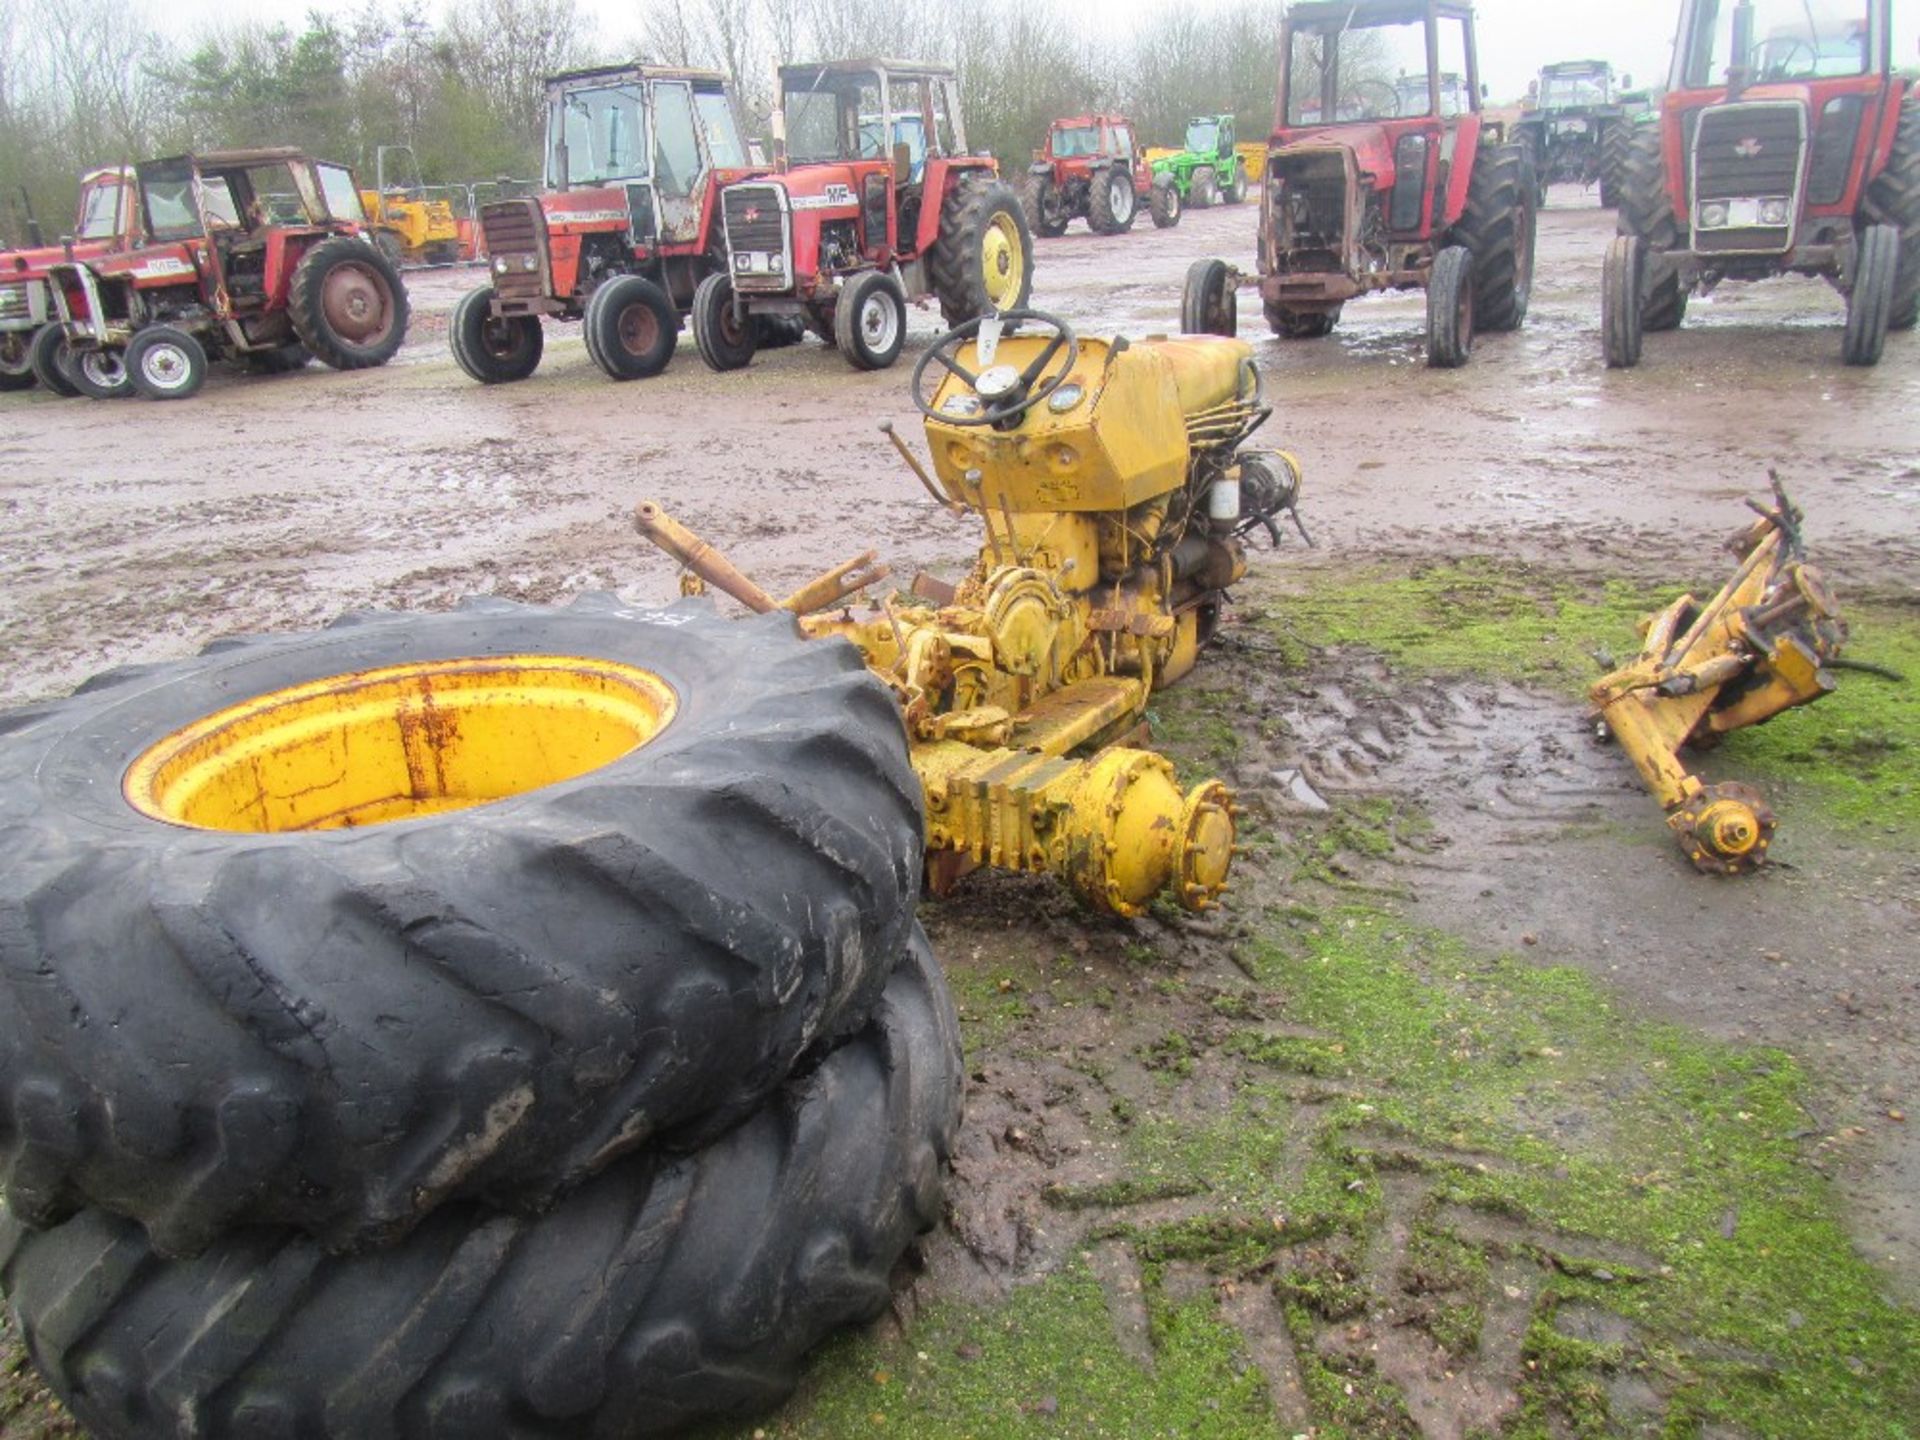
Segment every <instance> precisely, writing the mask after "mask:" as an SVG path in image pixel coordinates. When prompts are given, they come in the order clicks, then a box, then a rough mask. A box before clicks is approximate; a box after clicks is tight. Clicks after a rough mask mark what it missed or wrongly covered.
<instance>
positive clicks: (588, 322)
mask: <svg viewBox="0 0 1920 1440" xmlns="http://www.w3.org/2000/svg"><path fill="white" fill-rule="evenodd" d="M580 325H581V329H582V330H583V331H584V332H585V335H586V339H587V354H588V355H589V356H590V357H591V358H592V360H593V363H594V364H596V365H598V366H599V367H600V369H601V372H602V373H603V374H605V375H606V376H607V378H608V379H611V380H651V379H652V378H653V377H654V376H655V375H658V374H659V373H660V372H661V371H662V370H664V369H666V368H667V363H668V362H669V361H671V360H672V359H673V352H674V350H675V349H676V348H677V347H678V346H679V344H680V312H679V311H678V310H676V309H674V308H673V301H672V300H671V299H670V298H669V297H668V295H667V292H666V291H665V290H662V289H661V288H660V287H659V286H658V285H656V284H654V283H653V281H651V280H649V279H647V278H646V277H645V276H644V275H616V276H614V278H613V279H611V280H607V281H603V282H602V283H601V284H600V285H599V286H598V287H597V288H596V289H595V290H594V292H593V296H592V298H591V299H589V300H588V301H587V310H586V314H585V315H584V316H582V317H581V321H580Z"/></svg>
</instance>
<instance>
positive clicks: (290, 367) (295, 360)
mask: <svg viewBox="0 0 1920 1440" xmlns="http://www.w3.org/2000/svg"><path fill="white" fill-rule="evenodd" d="M240 363H241V365H242V366H243V367H245V369H246V370H247V371H248V372H249V373H251V374H254V375H291V374H292V373H293V372H294V371H296V370H304V369H306V368H307V366H309V365H311V364H312V363H313V352H312V351H311V350H309V349H307V347H306V346H304V345H302V344H300V343H299V341H297V340H296V341H295V342H294V343H293V344H291V345H276V346H274V348H273V349H271V350H249V351H247V352H246V354H244V355H242V356H241V357H240Z"/></svg>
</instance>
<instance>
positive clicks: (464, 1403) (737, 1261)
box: [0, 927, 964, 1440]
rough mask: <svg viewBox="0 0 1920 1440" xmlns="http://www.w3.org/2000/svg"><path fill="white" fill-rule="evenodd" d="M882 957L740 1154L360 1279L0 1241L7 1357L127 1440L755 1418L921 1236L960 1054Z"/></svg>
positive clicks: (936, 1008)
mask: <svg viewBox="0 0 1920 1440" xmlns="http://www.w3.org/2000/svg"><path fill="white" fill-rule="evenodd" d="M902 948H903V949H905V950H906V954H905V955H904V956H901V955H900V952H899V951H898V950H896V952H895V954H894V955H893V956H889V957H888V958H889V960H890V961H891V960H893V959H895V958H896V957H898V958H899V964H898V966H897V968H895V969H894V970H893V974H892V977H891V978H890V979H889V980H888V981H887V984H886V989H885V992H884V994H883V995H882V996H881V998H880V1000H879V1002H878V1004H877V1006H876V1007H875V1008H874V1010H873V1013H872V1018H871V1020H870V1021H868V1022H867V1023H866V1024H865V1026H864V1027H863V1028H861V1029H860V1030H859V1032H858V1034H857V1035H855V1036H854V1037H853V1038H852V1039H850V1040H848V1041H846V1042H845V1043H844V1044H842V1045H840V1046H839V1047H838V1048H836V1049H834V1050H833V1051H831V1052H830V1053H829V1054H828V1055H827V1056H826V1057H825V1059H824V1060H823V1061H822V1062H821V1063H820V1065H819V1067H818V1068H817V1069H815V1070H813V1071H812V1072H811V1073H809V1074H807V1075H806V1076H804V1077H803V1078H800V1079H795V1080H790V1081H788V1082H787V1083H786V1084H785V1085H783V1086H782V1087H781V1088H780V1089H779V1090H778V1091H776V1092H775V1094H774V1095H773V1097H772V1098H771V1099H770V1100H769V1101H768V1102H767V1104H766V1105H765V1106H764V1107H763V1108H762V1109H761V1110H760V1111H758V1112H757V1113H756V1114H755V1115H754V1116H753V1117H752V1118H751V1119H749V1120H747V1121H746V1122H745V1123H744V1124H742V1125H741V1126H740V1127H739V1128H738V1129H735V1130H733V1131H731V1132H729V1133H728V1134H726V1135H725V1136H723V1137H721V1138H720V1139H718V1140H716V1141H715V1142H714V1143H712V1144H711V1145H709V1146H707V1147H706V1148H705V1149H702V1150H700V1151H698V1152H697V1153H695V1154H692V1155H688V1156H686V1157H684V1158H678V1159H676V1158H673V1157H671V1156H664V1155H657V1154H654V1153H647V1154H642V1155H636V1156H633V1157H630V1158H628V1159H625V1160H622V1161H620V1162H618V1163H617V1164H615V1165H613V1166H610V1167H609V1168H608V1169H607V1170H605V1171H604V1172H602V1173H601V1174H600V1175H598V1176H596V1177H595V1178H593V1179H592V1180H589V1181H588V1182H586V1184H584V1185H583V1186H581V1187H580V1188H579V1189H578V1190H577V1191H575V1192H574V1193H572V1194H570V1195H568V1196H566V1197H565V1198H564V1199H562V1200H561V1201H560V1202H559V1204H558V1205H557V1206H555V1208H554V1209H552V1210H551V1211H549V1212H548V1213H546V1214H544V1215H540V1216H537V1217H519V1216H511V1215H500V1214H496V1213H494V1212H491V1211H488V1210H485V1209H483V1208H480V1207H477V1206H473V1205H452V1206H448V1207H446V1208H444V1209H441V1210H439V1211H437V1212H435V1213H434V1214H433V1215H432V1216H430V1217H428V1219H427V1220H426V1221H425V1222H424V1223H423V1224H422V1225H421V1226H420V1228H419V1230H418V1231H416V1232H415V1233H414V1234H413V1235H411V1236H409V1237H408V1238H407V1239H405V1240H403V1241H401V1242H400V1243H399V1244H397V1245H395V1246H393V1247H392V1248H390V1249H384V1250H373V1251H368V1252H365V1253H362V1254H356V1255H330V1254H327V1253H325V1252H324V1251H323V1250H322V1248H321V1247H320V1246H318V1245H316V1244H315V1243H314V1242H313V1241H312V1240H310V1239H307V1238H305V1237H303V1236H301V1235H299V1234H298V1233H297V1232H291V1231H287V1230H284V1229H280V1230H275V1229H263V1228H253V1229H246V1230H237V1231H235V1232H233V1233H232V1234H230V1235H227V1236H225V1237H223V1238H222V1239H220V1240H219V1241H218V1242H217V1243H216V1244H215V1245H214V1247H213V1248H212V1249H211V1250H209V1251H208V1252H207V1253H206V1254H204V1255H202V1256H200V1257H199V1258H197V1259H191V1260H168V1259H165V1258H163V1257H161V1256H158V1255H156V1254H154V1252H153V1250H152V1248H151V1246H150V1245H149V1244H148V1242H147V1241H146V1239H145V1237H143V1236H142V1235H141V1233H140V1231H139V1227H137V1226H135V1225H133V1224H130V1223H129V1222H127V1221H125V1220H121V1219H116V1218H115V1217H114V1216H112V1215H110V1214H108V1213H106V1212H103V1211H100V1210H88V1211H86V1212H84V1213H82V1214H80V1215H78V1216H76V1217H75V1218H74V1219H72V1220H70V1221H68V1222H67V1223H66V1224H64V1225H62V1226H60V1227H59V1228H58V1229H56V1230H52V1231H48V1232H46V1233H44V1234H34V1233H32V1232H31V1231H28V1230H27V1229H26V1228H25V1227H23V1226H22V1225H21V1223H20V1222H19V1220H18V1219H17V1218H14V1217H11V1216H8V1217H5V1218H0V1264H4V1266H5V1273H6V1275H7V1281H8V1299H9V1300H10V1302H11V1304H12V1308H13V1314H14V1316H15V1317H16V1319H17V1321H18V1323H19V1326H20V1330H21V1334H22V1338H23V1339H24V1340H25V1342H26V1348H27V1351H28V1353H29V1354H30V1355H31V1356H32V1357H33V1359H34V1361H35V1363H37V1364H38V1365H39V1367H40V1369H41V1372H42V1373H43V1374H44V1375H45V1377H46V1379H47V1381H48V1383H49V1384H50V1385H51V1386H52V1388H53V1389H54V1390H55V1391H56V1392H57V1393H58V1394H59V1395H60V1397H61V1398H62V1399H63V1400H65V1401H66V1403H67V1404H68V1406H69V1407H70V1408H71V1409H72V1411H73V1414H74V1415H75V1416H76V1417H77V1418H78V1419H79V1420H80V1422H81V1423H82V1424H84V1425H85V1426H86V1427H87V1428H88V1430H89V1431H90V1432H91V1433H93V1434H96V1435H99V1436H102V1437H106V1436H119V1437H123V1440H124V1437H133V1436H150V1437H159V1436H162V1435H165V1436H170V1437H171V1436H179V1437H184V1436H187V1435H194V1436H209V1435H221V1436H241V1435H247V1436H266V1435H286V1436H291V1435H304V1436H321V1435H326V1436H334V1437H370V1436H388V1437H395V1440H398V1437H407V1440H426V1437H480V1436H494V1437H502V1436H506V1435H510V1434H511V1435H516V1436H535V1435H547V1436H559V1435H568V1436H588V1435H593V1436H600V1437H626V1440H633V1437H640V1436H649V1435H658V1434H663V1433H665V1432H667V1431H679V1430H682V1429H684V1428H685V1427H687V1426H688V1425H690V1424H694V1423H697V1422H699V1421H701V1420H703V1419H709V1418H713V1417H716V1416H728V1417H738V1416H741V1415H744V1414H747V1413H750V1412H757V1411H762V1410H765V1409H767V1408H768V1407H770V1406H772V1405H775V1404H777V1403H778V1402H779V1401H780V1400H781V1399H783V1398H784V1397H785V1396H786V1395H787V1393H788V1392H789V1391H791V1390H792V1389H793V1387H794V1385H795V1384H796V1383H797V1381H798V1379H799V1373H800V1368H801V1363H802V1359H803V1357H804V1356H805V1355H806V1353H807V1352H808V1351H809V1350H811V1349H812V1348H813V1347H814V1346H816V1345H818V1344H819V1343H820V1342H821V1341H822V1340H824V1339H825V1338H826V1337H827V1336H828V1335H830V1334H832V1333H833V1332H834V1331H836V1330H839V1329H841V1328H843V1327H845V1326H847V1325H852V1324H858V1323H862V1322H865V1321H868V1320H871V1319H873V1318H875V1317H877V1316H878V1315H880V1314H882V1313H883V1312H884V1311H885V1310H886V1308H887V1306H888V1304H889V1303H890V1301H891V1300H892V1292H891V1287H890V1284H889V1272H890V1271H891V1270H892V1268H893V1267H894V1266H895V1265H896V1264H897V1263H898V1261H899V1260H900V1258H901V1256H902V1255H903V1254H904V1252H905V1251H906V1249H907V1247H908V1246H909V1245H910V1244H911V1243H912V1242H913V1240H914V1238H915V1237H916V1236H917V1235H919V1234H920V1233H922V1232H924V1231H927V1230H929V1229H931V1228H932V1227H933V1226H934V1225H936V1224H937V1223H938V1222H939V1219H940V1212H941V1203H942V1201H941V1192H942V1189H943V1184H944V1175H945V1170H946V1167H947V1164H948V1162H949V1159H950V1157H951V1155H952V1153H953V1148H954V1142H955V1136H956V1132H957V1131H958V1129H959V1122H960V1107H961V1086H962V1083H963V1080H964V1070H963V1068H962V1062H961V1054H960V1036H959V1027H958V1024H957V1021H956V1017H955V1015H954V1009H953V1002H952V1001H951V999H949V997H948V995H947V991H946V985H945V981H944V979H943V978H942V976H941V973H940V967H939V964H938V962H937V961H936V960H935V959H934V958H933V955H932V953H931V952H930V950H929V949H928V947H927V944H926V939H925V937H924V936H923V935H920V934H919V933H918V927H915V933H914V936H913V939H912V941H911V945H910V948H909V947H908V944H907V942H905V941H904V940H903V942H902ZM665 1038H667V1039H669V1040H672V1039H677V1038H678V1037H672V1036H668V1037H665Z"/></svg>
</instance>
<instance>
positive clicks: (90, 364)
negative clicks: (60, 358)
mask: <svg viewBox="0 0 1920 1440" xmlns="http://www.w3.org/2000/svg"><path fill="white" fill-rule="evenodd" d="M67 373H68V374H69V375H70V376H72V377H73V384H74V388H75V389H77V390H78V391H79V392H80V393H81V394H82V395H85V396H87V397H88V398H89V399H93V400H124V399H126V398H127V397H128V396H129V395H131V394H133V375H132V374H131V372H129V371H128V369H127V352H126V351H125V350H122V349H121V348H120V347H119V346H118V345H96V346H94V347H93V348H92V349H90V350H75V351H72V352H71V354H70V355H69V357H68V361H67Z"/></svg>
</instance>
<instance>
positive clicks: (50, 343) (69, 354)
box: [27, 325, 80, 400]
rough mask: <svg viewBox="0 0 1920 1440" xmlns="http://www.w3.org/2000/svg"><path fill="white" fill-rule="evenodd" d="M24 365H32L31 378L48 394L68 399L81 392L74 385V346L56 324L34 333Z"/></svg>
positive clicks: (41, 328) (45, 326)
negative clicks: (26, 363)
mask: <svg viewBox="0 0 1920 1440" xmlns="http://www.w3.org/2000/svg"><path fill="white" fill-rule="evenodd" d="M27 362H28V363H29V364H30V365H32V366H33V378H34V379H36V380H38V381H39V382H40V388H41V389H42V390H45V391H46V392H47V393H48V394H49V395H58V396H59V397H60V398H61V399H63V400H71V399H73V397H74V396H76V395H78V394H79V393H80V387H79V386H78V385H75V384H74V383H73V347H72V346H71V345H69V344H68V343H67V337H66V333H65V332H64V331H63V330H61V328H60V327H59V326H58V325H42V326H41V327H40V328H39V329H38V330H36V331H35V332H34V335H33V343H32V344H31V345H30V346H28V347H27Z"/></svg>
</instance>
